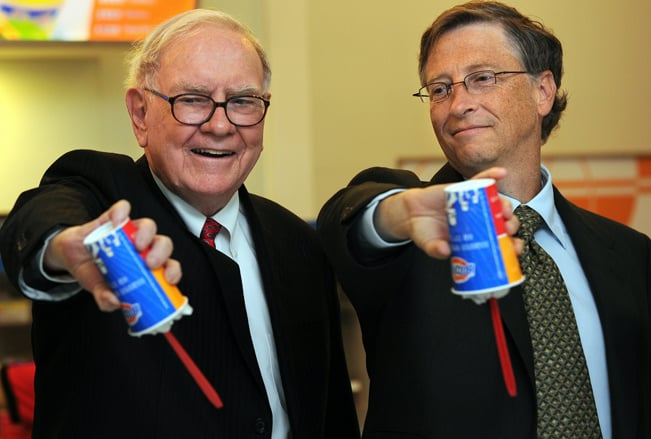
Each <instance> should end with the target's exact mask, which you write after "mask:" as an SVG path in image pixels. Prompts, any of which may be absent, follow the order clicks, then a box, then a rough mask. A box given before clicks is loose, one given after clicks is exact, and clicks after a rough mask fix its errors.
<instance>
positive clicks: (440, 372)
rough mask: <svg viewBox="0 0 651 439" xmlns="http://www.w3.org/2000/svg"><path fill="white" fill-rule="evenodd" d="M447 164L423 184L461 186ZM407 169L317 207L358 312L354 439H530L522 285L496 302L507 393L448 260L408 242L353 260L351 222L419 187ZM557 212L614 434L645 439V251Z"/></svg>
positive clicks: (649, 371) (621, 235)
mask: <svg viewBox="0 0 651 439" xmlns="http://www.w3.org/2000/svg"><path fill="white" fill-rule="evenodd" d="M460 180H461V176H460V175H459V174H457V173H456V172H455V171H453V170H452V168H451V167H449V165H446V166H445V167H444V168H443V169H442V170H441V171H439V173H438V174H437V175H436V176H435V177H434V179H433V182H452V181H460ZM427 184H431V183H424V182H420V181H419V180H418V178H417V177H416V176H415V175H414V174H412V173H411V172H408V171H399V170H390V169H384V168H373V169H369V170H367V171H365V172H362V173H361V174H359V175H358V176H357V177H355V179H353V181H352V182H351V183H350V185H349V186H348V187H347V188H345V189H342V190H341V191H340V192H338V193H337V194H335V195H334V196H333V197H332V198H331V199H330V200H329V201H328V202H327V203H326V205H325V206H324V207H323V209H322V211H321V213H320V215H319V218H318V222H317V229H318V232H319V234H320V235H321V237H322V241H323V242H324V243H325V246H326V252H327V253H328V254H329V256H330V258H331V260H332V261H333V263H334V265H335V270H336V271H337V273H338V275H339V276H340V280H341V283H342V286H343V289H344V291H345V292H346V293H347V294H348V296H349V297H350V300H351V302H352V304H353V305H354V307H355V309H356V311H357V314H358V316H359V320H360V324H361V328H362V334H363V341H364V347H365V349H366V354H367V369H368V373H369V376H370V380H371V388H370V397H369V406H368V415H367V418H366V423H365V428H364V437H365V438H367V439H371V438H373V439H379V438H383V439H386V438H428V439H432V438H445V439H448V438H455V439H458V438H467V439H477V438H483V439H507V438H508V439H511V438H518V439H521V438H534V437H535V436H536V433H535V431H536V419H535V417H536V402H535V393H534V381H533V379H534V378H533V354H532V347H531V342H530V338H529V331H528V326H527V320H526V315H525V311H524V306H523V302H522V290H521V288H519V287H516V288H513V289H512V290H511V291H510V293H509V294H508V295H507V296H506V297H505V298H503V299H501V300H500V301H499V305H500V309H501V312H502V317H503V321H504V325H505V331H506V337H507V341H508V348H509V351H510V354H511V359H512V362H513V367H514V370H515V378H516V381H517V390H518V394H517V397H515V398H511V397H509V396H508V394H507V393H506V390H505V385H504V382H503V379H502V375H501V369H500V363H499V359H498V355H497V348H496V345H495V339H494V336H493V330H492V325H491V318H490V313H489V307H488V306H487V305H481V306H478V305H476V304H475V303H474V302H472V301H470V300H463V299H461V298H459V297H458V296H456V295H454V294H452V293H451V292H450V288H451V287H452V280H451V276H450V263H449V261H447V260H446V261H439V260H434V259H432V258H429V257H427V256H426V255H425V254H424V253H423V252H422V251H421V250H420V249H418V248H417V247H415V246H414V245H408V246H405V247H404V248H401V249H399V250H395V251H391V252H389V253H388V254H386V253H385V254H384V255H383V257H382V258H377V259H375V260H373V261H369V260H366V261H365V262H362V260H361V259H360V258H359V253H358V249H357V247H356V244H357V243H356V240H355V237H354V233H353V232H352V226H353V225H354V224H355V220H356V219H357V218H358V213H359V212H360V211H362V210H363V208H364V207H365V206H366V205H367V203H368V202H369V201H370V200H371V199H372V198H374V197H375V196H376V195H378V194H379V193H382V192H384V191H386V190H388V189H394V188H397V187H420V186H424V185H427ZM555 203H556V207H557V209H558V211H559V213H560V215H561V217H562V219H563V221H564V223H565V225H566V227H567V230H568V232H569V234H570V236H571V238H572V241H573V243H574V246H575V247H576V250H577V253H578V256H579V259H580V261H581V265H582V266H583V270H584V271H585V274H586V277H587V279H588V281H589V283H590V288H591V289H592V292H593V294H594V298H595V302H596V304H597V308H598V310H599V318H600V320H601V324H602V326H603V331H604V333H603V337H604V340H605V345H606V358H607V363H608V365H607V367H608V377H609V386H610V394H611V406H612V426H613V438H614V439H633V438H637V439H648V438H649V437H650V434H651V433H650V428H649V423H650V421H649V419H650V410H651V409H650V407H651V406H650V403H649V401H650V398H651V384H650V375H651V364H650V362H649V357H650V351H651V341H650V340H651V338H650V337H651V334H650V331H651V321H650V317H649V315H650V309H649V307H650V293H649V291H650V290H651V286H650V278H649V276H650V273H651V271H650V270H649V268H650V261H651V257H650V253H649V252H650V248H651V247H650V245H649V239H648V237H646V236H645V235H643V234H640V233H638V232H635V231H634V230H632V229H630V228H628V227H625V226H623V225H621V224H618V223H615V222H613V221H610V220H608V219H606V218H603V217H600V216H597V215H594V214H592V213H590V212H587V211H585V210H583V209H580V208H578V207H577V206H575V205H573V204H571V203H570V202H569V201H567V200H566V199H565V198H563V197H562V196H561V194H560V193H559V192H558V191H556V190H555Z"/></svg>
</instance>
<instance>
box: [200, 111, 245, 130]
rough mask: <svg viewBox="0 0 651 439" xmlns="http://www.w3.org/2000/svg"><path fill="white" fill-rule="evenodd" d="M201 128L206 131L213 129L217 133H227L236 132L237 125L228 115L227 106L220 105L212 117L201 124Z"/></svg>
mask: <svg viewBox="0 0 651 439" xmlns="http://www.w3.org/2000/svg"><path fill="white" fill-rule="evenodd" d="M199 129H200V130H201V131H205V132H208V131H212V132H213V133H216V134H221V135H225V134H228V133H231V132H235V130H236V129H237V127H236V126H235V125H233V124H232V123H231V121H230V120H228V117H226V107H225V106H224V105H218V106H217V108H215V111H214V113H213V114H212V117H211V118H210V119H208V121H207V122H204V123H203V124H202V125H200V126H199Z"/></svg>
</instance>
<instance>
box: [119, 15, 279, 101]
mask: <svg viewBox="0 0 651 439" xmlns="http://www.w3.org/2000/svg"><path fill="white" fill-rule="evenodd" d="M204 26H213V27H218V28H225V29H230V30H233V31H235V32H238V33H240V34H242V36H243V37H244V38H246V39H247V40H248V41H249V42H250V43H251V44H252V45H253V47H254V48H255V51H256V52H257V54H258V57H259V58H260V62H261V63H262V69H263V74H264V78H263V84H262V87H263V90H262V92H263V93H266V92H267V91H268V89H269V85H270V83H271V67H270V66H269V61H268V59H267V55H266V53H265V51H264V49H263V48H262V45H261V44H260V42H259V41H258V39H257V38H256V37H255V36H254V35H253V33H252V32H251V30H250V29H249V28H248V27H247V26H245V25H244V24H242V23H240V22H239V21H237V20H236V19H234V18H233V17H231V16H230V15H228V14H226V13H224V12H221V11H217V10H213V9H192V10H189V11H186V12H183V13H181V14H178V15H176V16H174V17H172V18H170V19H169V20H167V21H165V22H163V23H161V24H160V25H158V26H157V27H156V28H154V29H153V30H152V31H151V33H150V34H149V35H148V36H147V37H146V38H145V39H144V40H143V41H140V42H137V43H135V44H134V46H133V48H132V50H131V52H130V54H129V56H128V57H127V61H128V64H129V73H128V76H127V78H126V81H125V85H126V86H127V87H128V88H129V87H151V84H150V82H151V80H152V79H153V78H154V77H155V76H156V73H157V72H158V69H159V67H160V55H161V53H162V51H163V50H164V49H165V48H167V47H168V46H169V45H170V44H172V43H173V42H175V41H176V40H177V39H182V38H187V37H188V36H192V35H195V34H196V33H197V32H199V31H200V29H201V28H202V27H204Z"/></svg>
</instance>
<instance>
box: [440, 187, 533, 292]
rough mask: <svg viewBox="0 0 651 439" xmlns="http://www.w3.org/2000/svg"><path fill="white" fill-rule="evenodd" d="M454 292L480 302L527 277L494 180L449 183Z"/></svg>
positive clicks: (448, 197) (449, 224)
mask: <svg viewBox="0 0 651 439" xmlns="http://www.w3.org/2000/svg"><path fill="white" fill-rule="evenodd" d="M445 192H446V194H447V216H448V226H449V230H450V246H451V248H452V256H451V258H450V263H451V268H452V281H453V283H454V287H453V288H452V292H453V293H455V294H459V295H461V296H464V297H466V298H471V299H473V300H474V301H475V302H477V303H483V302H484V301H485V300H486V299H488V298H491V297H496V298H500V297H502V296H504V295H506V294H507V293H508V291H509V289H510V288H511V287H512V286H515V285H517V284H519V283H521V282H522V281H523V280H524V276H523V275H522V272H521V271H520V264H519V262H518V258H517V256H516V254H515V250H514V249H513V244H512V242H511V238H510V237H509V235H508V234H507V233H506V227H505V223H504V218H503V217H502V204H501V202H500V199H499V194H498V192H497V186H496V185H495V180H493V179H477V180H468V181H464V182H461V183H456V184H453V185H450V186H448V187H447V188H446V189H445Z"/></svg>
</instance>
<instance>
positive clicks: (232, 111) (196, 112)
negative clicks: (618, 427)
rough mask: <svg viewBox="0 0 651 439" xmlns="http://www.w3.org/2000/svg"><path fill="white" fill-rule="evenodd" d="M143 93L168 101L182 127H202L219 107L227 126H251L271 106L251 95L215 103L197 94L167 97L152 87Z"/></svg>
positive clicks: (264, 114) (262, 117) (257, 121)
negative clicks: (227, 122) (224, 114)
mask: <svg viewBox="0 0 651 439" xmlns="http://www.w3.org/2000/svg"><path fill="white" fill-rule="evenodd" d="M145 90H147V91H148V92H150V93H153V94H155V95H156V96H158V97H159V98H161V99H163V100H166V101H167V102H169V104H170V107H171V108H172V116H173V117H174V119H176V120H177V121H178V122H180V123H182V124H183V125H193V126H199V125H203V124H204V123H206V122H208V121H209V120H210V119H211V118H212V116H213V114H215V111H216V110H217V108H218V107H222V108H223V109H224V112H225V113H226V118H227V119H228V121H229V122H230V123H232V124H233V125H235V126H238V127H252V126H254V125H257V124H259V123H260V122H262V119H264V117H265V116H266V114H267V109H268V108H269V105H270V102H269V101H268V100H267V99H265V98H263V97H260V96H253V95H246V96H231V97H230V98H228V99H226V100H225V101H223V102H217V101H215V100H214V99H213V98H211V97H210V96H206V95H202V94H197V93H181V94H179V95H176V96H166V95H164V94H163V93H161V92H159V91H157V90H154V89H152V88H145Z"/></svg>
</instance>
